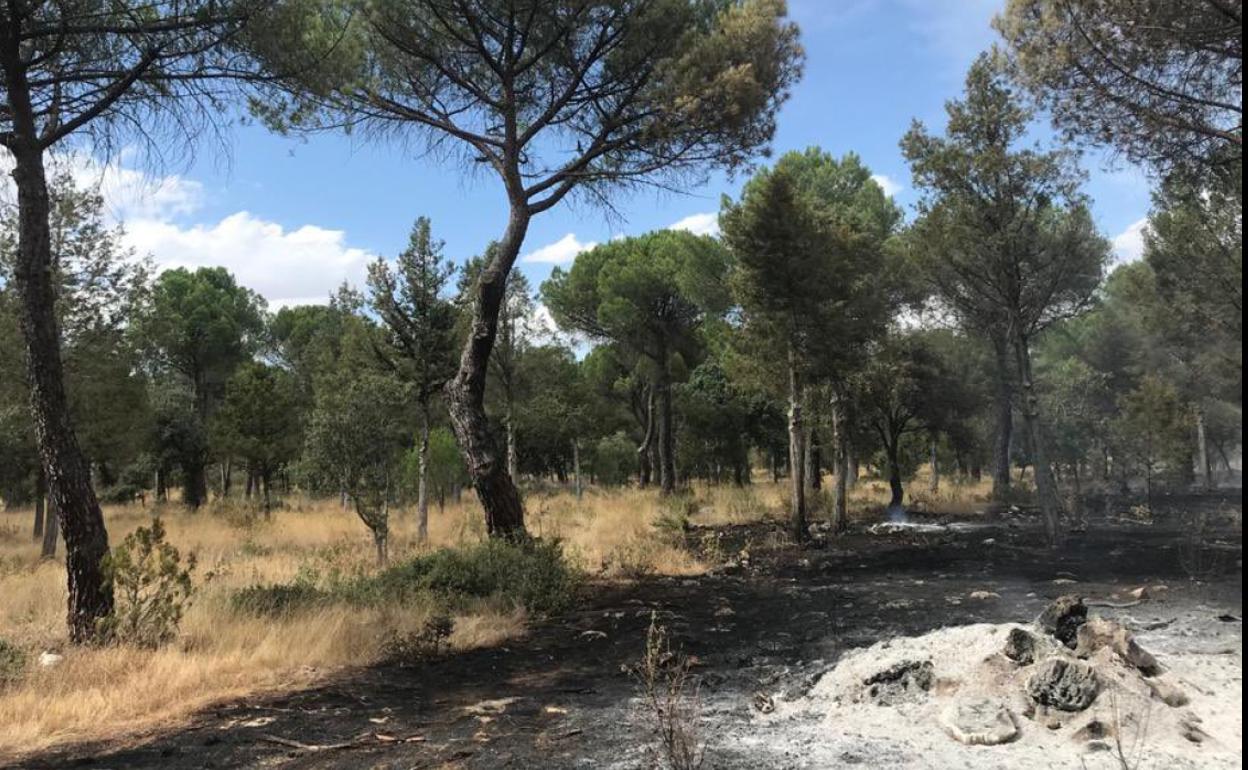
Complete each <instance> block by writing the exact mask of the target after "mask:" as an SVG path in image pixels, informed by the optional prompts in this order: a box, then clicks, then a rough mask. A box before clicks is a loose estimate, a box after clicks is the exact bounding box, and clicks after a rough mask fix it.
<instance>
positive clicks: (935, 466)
mask: <svg viewBox="0 0 1248 770" xmlns="http://www.w3.org/2000/svg"><path fill="white" fill-rule="evenodd" d="M928 444H929V451H930V453H931V458H930V462H931V466H932V479H931V485H930V486H929V487H928V489H929V490H930V491H931V492H932V493H933V494H935V493H936V492H939V491H940V463H939V458H937V456H936V437H935V436H932V437H931V439H930V440H929V442H928Z"/></svg>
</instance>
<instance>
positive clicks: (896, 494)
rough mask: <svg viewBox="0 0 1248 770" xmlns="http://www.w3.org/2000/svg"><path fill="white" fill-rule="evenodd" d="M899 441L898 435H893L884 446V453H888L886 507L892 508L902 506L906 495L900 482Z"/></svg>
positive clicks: (900, 507)
mask: <svg viewBox="0 0 1248 770" xmlns="http://www.w3.org/2000/svg"><path fill="white" fill-rule="evenodd" d="M900 443H901V440H900V437H897V436H894V437H893V440H892V441H891V442H889V444H888V445H887V446H886V447H885V448H884V452H885V454H887V455H888V489H889V500H888V507H889V508H892V509H902V508H904V506H903V503H904V502H905V496H906V488H905V487H904V486H903V485H902V483H901V460H900V458H899V453H900V451H901V447H900V446H899V445H900Z"/></svg>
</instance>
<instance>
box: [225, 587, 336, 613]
mask: <svg viewBox="0 0 1248 770" xmlns="http://www.w3.org/2000/svg"><path fill="white" fill-rule="evenodd" d="M330 599H331V597H330V594H329V593H328V592H326V591H322V590H321V589H319V588H317V587H316V586H314V585H312V584H311V583H307V582H303V581H295V582H294V583H285V584H283V583H276V584H273V585H255V586H247V587H246V588H241V589H239V590H238V591H236V592H235V593H234V594H233V595H231V596H230V607H231V608H232V609H233V610H234V611H235V612H243V613H247V614H249V615H260V616H263V617H281V616H284V615H292V614H295V613H297V612H303V611H305V610H308V609H311V608H313V607H316V606H319V605H323V604H326V603H328V602H329V601H330Z"/></svg>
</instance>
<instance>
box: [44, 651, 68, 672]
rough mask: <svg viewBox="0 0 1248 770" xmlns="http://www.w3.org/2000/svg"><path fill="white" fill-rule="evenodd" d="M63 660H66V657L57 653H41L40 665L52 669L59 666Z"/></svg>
mask: <svg viewBox="0 0 1248 770" xmlns="http://www.w3.org/2000/svg"><path fill="white" fill-rule="evenodd" d="M63 660H65V656H64V655H58V654H57V653H55V652H41V653H39V658H38V663H39V665H40V666H42V667H43V668H52V667H53V666H56V665H59V664H60V663H61V661H63Z"/></svg>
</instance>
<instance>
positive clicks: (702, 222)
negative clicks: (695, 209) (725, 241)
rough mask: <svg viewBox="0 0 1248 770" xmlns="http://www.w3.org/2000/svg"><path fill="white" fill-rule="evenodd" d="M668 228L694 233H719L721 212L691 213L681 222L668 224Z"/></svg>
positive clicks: (716, 234) (713, 234)
mask: <svg viewBox="0 0 1248 770" xmlns="http://www.w3.org/2000/svg"><path fill="white" fill-rule="evenodd" d="M667 229H668V230H687V231H689V232H691V233H693V234H694V235H710V236H718V235H719V214H716V213H715V212H706V213H703V214H690V215H689V216H687V217H685V218H684V219H682V220H680V221H679V222H674V223H673V224H671V225H668V227H667Z"/></svg>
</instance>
